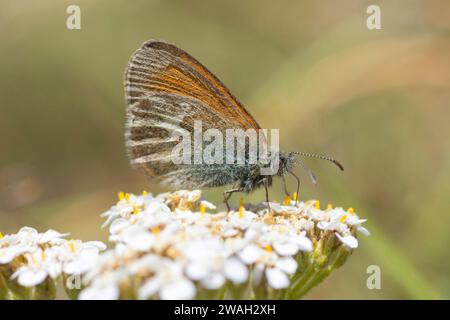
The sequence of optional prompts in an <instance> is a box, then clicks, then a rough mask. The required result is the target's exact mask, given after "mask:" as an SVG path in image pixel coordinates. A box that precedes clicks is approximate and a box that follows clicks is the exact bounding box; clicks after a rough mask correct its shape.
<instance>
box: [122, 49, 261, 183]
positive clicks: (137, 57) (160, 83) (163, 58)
mask: <svg viewBox="0 0 450 320" xmlns="http://www.w3.org/2000/svg"><path fill="white" fill-rule="evenodd" d="M125 94H126V100H127V104H128V109H127V131H126V143H127V148H128V153H129V155H130V158H131V163H132V164H133V165H135V166H138V167H140V168H142V169H144V171H145V172H146V173H147V174H148V175H149V176H151V177H157V178H159V179H160V180H162V181H163V182H165V183H166V184H168V185H170V186H173V187H186V188H187V187H189V188H192V187H202V186H214V185H221V184H227V183H231V182H232V181H236V177H235V175H236V174H235V173H233V171H230V170H229V168H226V167H225V166H223V165H216V166H215V165H210V166H209V167H208V170H205V167H204V166H203V167H202V166H198V165H194V164H192V165H189V164H178V165H177V164H175V163H173V161H172V158H171V152H172V150H173V148H174V147H175V146H176V145H177V144H178V143H179V140H178V139H177V138H174V135H173V133H174V132H175V131H179V130H188V131H189V132H192V131H193V127H194V121H195V120H202V126H203V130H207V129H210V128H214V129H218V130H220V131H222V132H225V129H237V128H240V129H244V130H246V129H249V128H253V129H260V126H259V125H258V124H257V122H256V121H255V119H254V118H253V117H252V116H251V115H250V114H249V113H248V112H247V110H245V108H244V107H243V106H242V105H241V104H240V103H239V102H238V101H237V99H236V98H235V97H234V96H233V95H232V94H231V93H230V91H229V90H228V89H227V88H226V87H225V86H224V85H223V84H222V82H220V80H219V79H217V78H216V77H215V76H214V75H213V74H212V73H211V72H210V71H208V69H206V67H204V66H203V65H202V64H200V62H198V61H197V60H196V59H194V58H193V57H192V56H190V55H189V54H188V53H186V52H185V51H183V50H181V49H179V48H178V47H176V46H174V45H172V44H168V43H165V42H161V41H147V42H145V43H144V44H143V45H142V46H141V48H139V49H138V50H137V51H136V52H135V53H134V54H133V55H132V57H131V59H130V62H129V64H128V68H127V70H126V73H125ZM205 171H207V174H205ZM218 175H220V176H221V179H220V181H218V180H217V179H215V177H217V176H218Z"/></svg>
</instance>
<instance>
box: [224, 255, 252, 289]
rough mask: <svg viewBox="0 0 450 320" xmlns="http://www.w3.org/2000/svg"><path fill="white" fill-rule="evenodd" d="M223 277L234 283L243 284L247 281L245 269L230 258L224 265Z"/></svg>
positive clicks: (234, 259) (237, 261)
mask: <svg viewBox="0 0 450 320" xmlns="http://www.w3.org/2000/svg"><path fill="white" fill-rule="evenodd" d="M224 272H225V276H226V277H227V278H228V279H230V280H231V281H232V282H234V283H243V282H245V281H247V278H248V270H247V267H246V266H245V265H244V264H243V263H242V262H241V261H239V260H238V259H236V258H230V259H227V260H226V261H225V264H224Z"/></svg>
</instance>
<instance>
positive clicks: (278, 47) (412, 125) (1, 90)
mask: <svg viewBox="0 0 450 320" xmlns="http://www.w3.org/2000/svg"><path fill="white" fill-rule="evenodd" d="M70 4H78V5H79V6H80V7H81V19H82V23H81V26H82V29H81V30H68V29H67V28H66V19H67V17H68V14H66V8H67V6H68V5H70ZM370 4H379V5H380V7H381V17H382V30H372V31H371V30H368V29H367V28H366V18H367V14H366V8H367V6H368V5H370ZM449 31H450V2H449V1H445V0H442V1H430V0H423V1H414V0H404V1H400V0H398V1H361V0H345V1H344V0H342V1H335V0H327V1H313V0H311V1H268V0H266V1H261V0H252V1H238V0H233V1H192V0H190V1H140V0H139V1H138V0H135V1H125V0H122V1H118V0H117V1H111V0H109V1H106V0H96V1H93V0H89V1H87V0H86V1H81V0H78V1H76V2H75V3H74V2H72V1H65V0H64V1H62V0H59V1H55V0H53V1H49V0H40V1H38V2H37V1H32V0H27V1H26V0H20V1H15V0H7V1H5V0H0V62H1V71H0V108H1V109H0V111H1V113H0V115H1V116H0V231H1V232H3V233H12V232H16V231H17V230H18V229H19V228H20V227H21V226H24V225H28V226H33V227H36V228H38V229H39V230H41V231H44V230H46V229H48V228H54V229H57V230H59V231H61V232H66V231H68V232H71V234H72V236H73V237H76V238H81V239H84V240H90V239H100V240H106V237H107V231H106V230H100V227H99V226H100V224H101V222H102V219H101V218H100V217H99V214H100V213H101V212H103V211H104V210H106V209H108V208H109V207H110V206H111V205H112V204H113V203H114V202H115V201H116V194H117V192H118V191H120V190H123V191H128V192H141V191H142V190H143V189H146V190H148V191H151V192H153V193H157V192H160V191H163V189H161V188H160V187H159V186H157V185H153V184H151V182H149V181H148V180H146V178H145V177H144V176H142V175H141V174H140V173H139V172H136V171H134V170H132V169H131V168H130V166H129V164H128V161H127V157H126V154H125V147H124V138H123V131H124V119H125V102H124V94H123V85H122V82H123V72H124V69H125V66H126V63H127V61H128V58H129V57H130V55H131V53H132V52H133V51H134V50H135V49H137V48H138V47H139V46H140V45H141V43H142V42H143V41H145V40H147V39H152V38H153V39H164V40H166V41H169V42H172V43H175V44H177V45H178V46H179V47H181V48H183V49H185V50H186V51H187V52H189V53H191V54H192V55H193V56H194V57H196V58H197V59H198V60H199V61H201V62H202V63H203V64H205V65H206V66H207V67H208V68H209V69H210V70H211V71H213V72H214V73H215V74H216V75H217V76H218V77H219V78H220V79H221V80H222V81H223V82H224V83H225V84H226V85H227V86H228V87H229V89H230V90H231V91H232V92H233V93H234V94H235V95H236V96H237V97H238V98H239V99H240V100H241V102H242V103H243V104H244V105H245V106H246V107H247V109H248V110H249V111H250V112H251V113H252V114H253V115H254V116H255V118H256V119H258V121H259V123H260V124H261V125H262V127H264V128H281V144H282V149H284V150H301V151H309V152H317V153H325V154H331V155H333V156H335V157H336V158H337V159H339V160H340V161H341V162H342V163H343V164H344V166H345V168H346V170H345V172H343V173H341V172H339V171H338V170H336V169H335V168H334V167H333V166H331V165H330V164H329V163H325V162H321V161H315V160H312V159H311V160H309V159H307V160H305V162H306V163H307V164H308V165H309V166H310V167H311V168H312V169H313V171H314V172H316V174H317V176H318V179H319V184H318V186H317V187H314V186H312V185H311V184H310V183H309V181H308V180H307V177H306V175H305V174H304V173H302V172H301V170H300V169H297V170H298V173H300V174H302V177H303V181H304V183H303V189H302V191H301V195H300V196H301V197H302V198H304V199H305V198H306V199H309V198H316V199H320V200H321V202H322V203H323V204H326V203H328V202H330V203H333V204H334V205H337V206H344V207H350V206H351V207H355V209H356V211H357V212H358V214H359V215H360V216H362V217H365V218H367V219H368V220H369V221H368V225H367V227H368V229H369V230H370V231H371V232H372V236H370V237H369V238H365V237H362V238H361V241H360V248H359V249H358V250H356V251H355V252H354V254H353V256H352V257H351V258H350V259H349V261H348V262H347V263H346V264H345V265H344V266H343V267H342V268H341V269H339V270H338V271H336V272H335V273H333V274H332V275H331V277H330V278H329V279H328V280H326V281H325V282H324V283H323V284H321V285H320V286H319V287H317V288H315V289H314V290H312V292H311V293H310V294H309V295H308V296H307V298H309V299H332V298H342V299H364V298H367V299H381V298H387V299H428V298H449V297H450V277H449V271H450V249H449V243H450V233H449V226H450V197H449V195H450V126H449V120H450V90H449V89H450V32H449ZM291 189H293V185H291ZM222 191H223V190H222V189H216V190H209V191H208V192H207V194H206V196H207V197H209V198H211V199H212V200H214V201H216V202H220V201H221V199H222V198H221V197H222V195H221V192H222ZM271 197H272V198H275V199H281V198H282V192H281V187H280V184H279V183H276V184H275V186H274V187H273V188H272V189H271ZM238 198H239V197H235V198H234V199H233V201H235V203H236V202H237V201H238ZM262 199H264V196H263V193H262V192H260V191H258V192H255V193H254V194H252V195H250V196H248V197H246V199H245V200H246V201H255V202H257V201H261V200H262ZM373 264H375V265H378V266H380V268H381V272H382V283H381V286H382V289H381V290H369V289H367V287H366V279H367V276H368V275H367V274H366V268H367V267H368V266H369V265H373Z"/></svg>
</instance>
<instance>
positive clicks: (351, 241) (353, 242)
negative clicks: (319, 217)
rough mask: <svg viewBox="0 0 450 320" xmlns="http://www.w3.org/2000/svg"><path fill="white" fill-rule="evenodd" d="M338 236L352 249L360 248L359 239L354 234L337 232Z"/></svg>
mask: <svg viewBox="0 0 450 320" xmlns="http://www.w3.org/2000/svg"><path fill="white" fill-rule="evenodd" d="M335 234H336V237H338V239H339V240H340V241H341V242H342V243H343V244H345V245H346V246H347V247H349V248H351V249H355V248H358V240H357V239H356V238H355V237H354V236H344V237H343V236H341V235H340V234H339V233H337V232H336V233H335Z"/></svg>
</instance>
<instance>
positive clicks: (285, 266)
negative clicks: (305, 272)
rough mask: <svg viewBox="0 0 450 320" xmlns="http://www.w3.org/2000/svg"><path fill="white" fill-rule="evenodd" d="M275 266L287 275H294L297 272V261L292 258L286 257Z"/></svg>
mask: <svg viewBox="0 0 450 320" xmlns="http://www.w3.org/2000/svg"><path fill="white" fill-rule="evenodd" d="M275 266H276V267H277V268H279V269H280V270H282V271H284V272H286V273H287V274H294V273H295V271H296V270H297V261H295V259H293V258H291V257H284V258H281V259H278V260H277V262H275Z"/></svg>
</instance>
